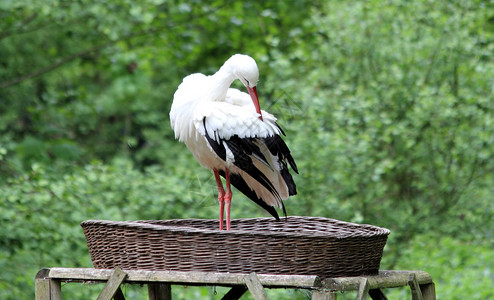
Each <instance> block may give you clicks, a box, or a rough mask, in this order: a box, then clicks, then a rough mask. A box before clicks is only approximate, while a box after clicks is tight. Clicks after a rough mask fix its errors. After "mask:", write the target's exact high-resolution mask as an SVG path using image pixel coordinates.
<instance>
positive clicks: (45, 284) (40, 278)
mask: <svg viewBox="0 0 494 300" xmlns="http://www.w3.org/2000/svg"><path fill="white" fill-rule="evenodd" d="M49 273H50V269H42V270H40V271H39V272H38V274H36V278H35V283H34V284H35V291H34V293H35V299H36V300H61V299H62V283H61V282H60V280H55V279H52V278H49V277H48V274H49Z"/></svg>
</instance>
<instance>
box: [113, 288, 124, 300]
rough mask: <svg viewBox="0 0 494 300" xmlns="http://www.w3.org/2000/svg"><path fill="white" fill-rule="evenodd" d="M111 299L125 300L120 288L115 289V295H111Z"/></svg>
mask: <svg viewBox="0 0 494 300" xmlns="http://www.w3.org/2000/svg"><path fill="white" fill-rule="evenodd" d="M113 300H125V296H124V294H123V293H122V289H121V288H118V289H117V291H116V292H115V295H114V296H113Z"/></svg>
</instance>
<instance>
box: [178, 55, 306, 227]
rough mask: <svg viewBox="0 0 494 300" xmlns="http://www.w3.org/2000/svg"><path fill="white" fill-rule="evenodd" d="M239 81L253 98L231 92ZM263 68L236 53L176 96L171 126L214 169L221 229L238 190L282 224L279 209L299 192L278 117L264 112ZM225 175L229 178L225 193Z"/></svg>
mask: <svg viewBox="0 0 494 300" xmlns="http://www.w3.org/2000/svg"><path fill="white" fill-rule="evenodd" d="M236 79H238V80H240V81H241V82H242V83H243V85H244V86H245V87H246V89H247V91H248V94H247V93H245V92H241V91H240V90H238V89H234V88H230V85H231V84H232V82H233V81H234V80H236ZM258 80H259V69H258V67H257V64H256V62H255V60H254V59H253V58H252V57H250V56H247V55H243V54H235V55H233V56H232V57H230V58H229V59H228V60H227V61H226V62H225V63H224V64H223V66H222V67H221V68H220V69H219V70H218V71H217V72H216V73H215V74H213V75H210V76H206V75H203V74H200V73H195V74H191V75H189V76H186V77H185V78H184V79H183V81H182V83H181V84H180V85H179V86H178V89H177V91H176V92H175V94H174V96H173V103H172V106H171V110H170V123H171V127H172V129H173V130H174V132H175V138H176V139H178V140H179V141H181V142H184V143H185V145H186V146H187V148H189V150H190V151H191V152H192V154H193V155H194V157H195V159H196V160H197V161H198V162H199V163H200V164H201V165H202V166H203V167H205V168H208V169H210V170H212V172H213V174H214V178H215V179H216V184H217V186H218V201H219V204H220V213H219V219H220V226H219V228H220V230H223V217H224V212H225V210H226V230H230V205H231V199H232V191H231V187H230V185H233V186H235V187H236V188H237V189H238V190H239V191H241V192H242V193H243V194H245V195H246V196H247V197H248V198H250V199H251V200H252V201H254V202H255V203H257V204H258V205H260V206H261V207H262V208H264V209H265V210H267V211H268V212H269V213H270V214H271V215H272V216H273V217H274V218H276V219H277V220H279V216H278V213H277V211H276V209H275V208H274V207H278V208H282V209H283V213H284V215H285V216H286V210H285V206H284V204H283V200H286V199H287V198H288V197H289V196H291V195H295V194H296V193H297V191H296V186H295V183H294V181H293V178H292V176H291V174H290V172H289V170H288V165H287V164H289V165H290V166H291V168H292V169H293V170H294V171H295V172H296V173H298V170H297V165H296V164H295V161H294V160H293V157H292V155H291V154H290V150H289V149H288V147H287V145H286V144H285V142H284V141H283V139H282V138H281V137H280V135H281V134H282V135H285V133H284V132H283V130H282V129H281V127H280V126H279V125H278V124H277V123H276V118H275V117H274V116H273V115H272V114H270V113H268V112H266V111H264V110H261V108H260V106H259V99H258V97H257V90H256V85H257V82H258ZM220 176H222V177H224V178H225V188H223V183H222V181H221V178H220Z"/></svg>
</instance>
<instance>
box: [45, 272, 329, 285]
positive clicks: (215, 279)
mask: <svg viewBox="0 0 494 300" xmlns="http://www.w3.org/2000/svg"><path fill="white" fill-rule="evenodd" d="M111 272H112V270H110V269H90V268H52V269H50V274H49V276H50V277H51V278H57V279H67V280H72V281H74V280H76V281H77V280H81V281H88V280H100V281H106V280H108V278H109V277H110V275H111ZM125 272H126V273H127V278H126V280H125V281H126V282H149V281H152V282H163V283H165V282H166V283H170V284H203V285H225V286H232V285H245V281H244V278H245V276H246V275H248V274H243V273H215V272H180V271H144V270H125ZM257 276H258V278H259V280H260V281H261V284H262V285H263V286H265V287H300V288H314V287H319V286H321V279H320V278H319V277H318V276H310V275H269V274H258V275H257Z"/></svg>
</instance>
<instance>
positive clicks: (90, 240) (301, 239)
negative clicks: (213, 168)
mask: <svg viewBox="0 0 494 300" xmlns="http://www.w3.org/2000/svg"><path fill="white" fill-rule="evenodd" d="M81 226H82V227H83V229H84V234H85V235H86V239H87V244H88V247H89V253H90V254H91V259H92V261H93V264H94V267H95V268H100V269H106V268H115V267H117V266H118V267H121V268H123V269H144V270H174V271H205V272H230V273H250V272H257V273H261V274H298V275H318V276H320V277H322V278H327V277H337V276H359V275H372V274H377V273H378V270H379V264H380V261H381V257H382V251H383V248H384V245H385V244H386V240H387V236H388V234H389V230H388V229H385V228H379V227H375V226H371V225H360V224H354V223H347V222H343V221H338V220H334V219H327V218H317V217H295V216H289V217H288V218H286V219H282V220H281V221H276V220H274V219H272V218H254V219H237V220H232V222H231V226H232V227H231V229H232V230H231V231H219V230H218V221H217V220H201V219H186V220H164V221H132V222H114V221H100V220H90V221H85V222H82V224H81Z"/></svg>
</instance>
